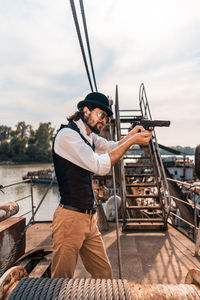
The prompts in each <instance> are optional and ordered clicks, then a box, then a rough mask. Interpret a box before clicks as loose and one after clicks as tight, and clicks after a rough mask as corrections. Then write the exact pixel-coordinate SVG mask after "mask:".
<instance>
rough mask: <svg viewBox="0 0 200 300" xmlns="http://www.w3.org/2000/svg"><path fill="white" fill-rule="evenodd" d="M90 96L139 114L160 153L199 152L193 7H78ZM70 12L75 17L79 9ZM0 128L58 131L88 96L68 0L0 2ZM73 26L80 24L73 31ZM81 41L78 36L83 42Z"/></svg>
mask: <svg viewBox="0 0 200 300" xmlns="http://www.w3.org/2000/svg"><path fill="white" fill-rule="evenodd" d="M83 3H84V8H85V14H86V19H87V27H88V33H89V39H90V47H91V51H92V58H93V64H94V69H95V75H96V80H97V86H98V91H99V92H102V93H104V94H106V95H109V97H110V98H112V99H115V88H116V85H118V91H119V106H120V109H139V96H138V95H139V87H140V85H141V83H144V85H145V89H146V94H147V98H148V101H149V104H150V109H151V115H152V118H153V119H163V120H170V121H171V126H170V127H169V128H159V129H156V134H157V140H158V142H159V143H161V144H163V145H166V146H176V145H181V146H190V147H196V146H197V145H198V144H199V143H200V117H199V115H200V13H199V12H200V1H199V0H151V1H150V0H126V1H122V0H101V1H99V0H84V2H83ZM75 5H76V9H77V13H78V17H79V22H80V25H81V24H82V23H81V22H82V20H81V16H80V7H79V1H78V0H75ZM0 6H1V10H0V125H7V126H11V127H13V128H14V127H15V125H16V124H17V123H18V122H20V121H25V122H26V123H27V124H31V125H33V127H35V128H37V127H38V125H39V123H40V122H51V123H52V126H53V127H55V128H56V129H58V127H59V126H60V124H61V123H65V122H66V116H69V115H70V114H72V113H73V112H74V111H75V110H76V105H77V103H78V102H79V101H80V100H83V99H84V98H85V96H86V95H87V94H88V93H89V92H90V87H89V83H88V79H87V75H86V71H85V67H84V64H83V59H82V55H81V51H80V46H79V42H78V38H77V34H76V29H75V25H74V20H73V17H72V12H71V6H70V2H69V0H59V1H55V0H15V1H13V0H6V1H5V0H0ZM81 26H82V25H81ZM83 37H84V36H83Z"/></svg>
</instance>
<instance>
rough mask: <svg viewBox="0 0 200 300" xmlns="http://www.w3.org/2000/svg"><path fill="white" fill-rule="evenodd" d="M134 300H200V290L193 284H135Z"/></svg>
mask: <svg viewBox="0 0 200 300" xmlns="http://www.w3.org/2000/svg"><path fill="white" fill-rule="evenodd" d="M131 291H132V300H151V299H152V300H177V299H180V300H184V299H185V300H186V299H188V300H189V299H200V289H199V287H197V286H196V285H193V284H134V285H132V288H131Z"/></svg>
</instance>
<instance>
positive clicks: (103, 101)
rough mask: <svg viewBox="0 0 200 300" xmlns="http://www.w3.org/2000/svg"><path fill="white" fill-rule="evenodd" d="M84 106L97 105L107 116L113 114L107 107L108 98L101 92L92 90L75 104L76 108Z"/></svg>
mask: <svg viewBox="0 0 200 300" xmlns="http://www.w3.org/2000/svg"><path fill="white" fill-rule="evenodd" d="M84 106H90V107H94V108H95V107H98V108H100V109H102V110H103V111H105V112H106V113H107V114H108V116H109V117H110V116H112V114H113V112H112V110H111V109H110V108H109V100H108V98H107V97H106V96H105V95H104V94H102V93H98V92H93V93H90V94H88V95H87V96H86V97H85V99H84V100H82V101H80V102H79V103H78V105H77V107H78V109H79V108H81V107H84Z"/></svg>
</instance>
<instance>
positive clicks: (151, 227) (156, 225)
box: [123, 222, 167, 231]
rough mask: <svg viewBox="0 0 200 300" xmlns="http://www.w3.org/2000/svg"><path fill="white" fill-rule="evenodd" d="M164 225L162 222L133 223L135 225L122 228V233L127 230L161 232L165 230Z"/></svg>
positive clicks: (131, 224) (130, 224)
mask: <svg viewBox="0 0 200 300" xmlns="http://www.w3.org/2000/svg"><path fill="white" fill-rule="evenodd" d="M166 229H167V227H166V224H165V223H164V222H152V223H149V222H135V223H128V224H126V226H123V231H127V230H135V231H140V230H144V231H146V230H147V231H163V230H166Z"/></svg>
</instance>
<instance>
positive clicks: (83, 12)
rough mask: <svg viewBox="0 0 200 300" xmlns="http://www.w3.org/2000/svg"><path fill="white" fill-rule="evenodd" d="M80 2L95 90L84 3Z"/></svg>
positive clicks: (80, 0) (81, 0)
mask: <svg viewBox="0 0 200 300" xmlns="http://www.w3.org/2000/svg"><path fill="white" fill-rule="evenodd" d="M79 3H80V9H81V14H82V20H83V27H84V31H85V39H86V44H87V49H88V55H89V59H90V66H91V70H92V76H93V81H94V86H95V89H96V92H97V84H96V78H95V74H94V68H93V62H92V54H91V49H90V42H89V36H88V29H87V23H86V17H85V10H84V5H83V0H79Z"/></svg>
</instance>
